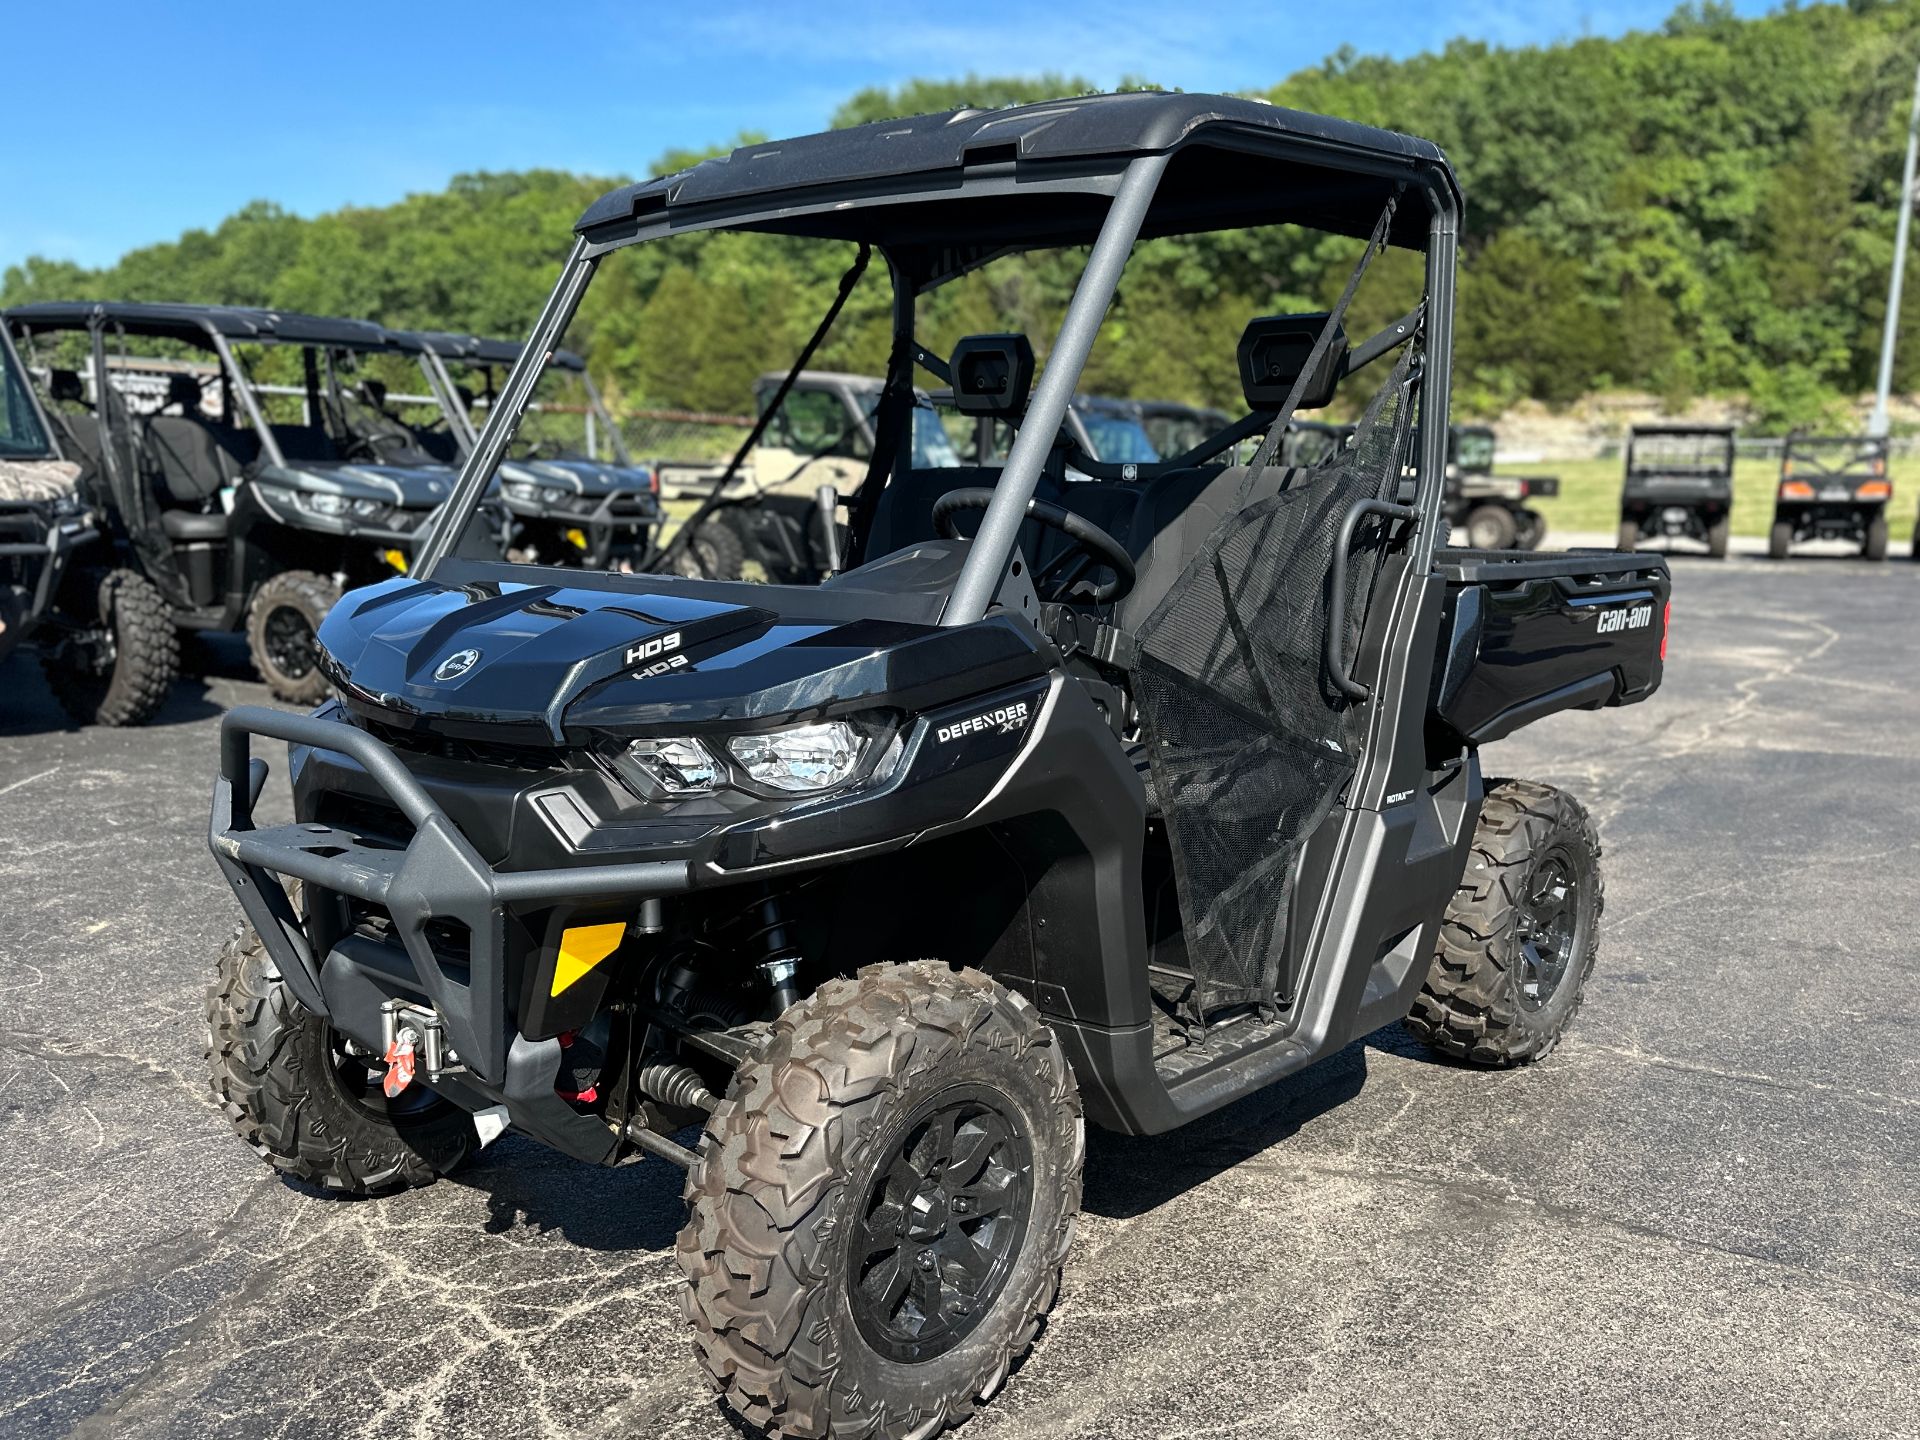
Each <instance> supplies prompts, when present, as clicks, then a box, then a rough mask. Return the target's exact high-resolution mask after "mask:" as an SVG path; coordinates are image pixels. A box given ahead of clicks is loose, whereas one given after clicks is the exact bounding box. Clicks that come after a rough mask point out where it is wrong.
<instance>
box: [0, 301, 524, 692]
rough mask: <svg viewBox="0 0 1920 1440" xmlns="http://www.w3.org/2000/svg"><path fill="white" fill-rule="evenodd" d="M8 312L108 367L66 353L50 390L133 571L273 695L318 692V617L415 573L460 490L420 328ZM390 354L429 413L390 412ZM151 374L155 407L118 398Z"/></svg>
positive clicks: (143, 309) (193, 315)
mask: <svg viewBox="0 0 1920 1440" xmlns="http://www.w3.org/2000/svg"><path fill="white" fill-rule="evenodd" d="M6 318H7V322H8V324H9V326H10V327H11V329H12V330H13V333H14V334H15V335H16V336H18V337H21V339H22V340H23V341H24V342H25V344H26V345H28V346H30V347H38V346H53V347H55V348H60V347H61V343H62V341H63V339H64V340H66V341H67V342H68V343H69V344H73V343H75V342H78V343H80V344H82V345H83V346H84V356H85V359H84V362H83V363H85V364H86V367H87V370H88V372H89V374H90V375H91V376H92V377H111V378H110V381H109V383H104V384H102V383H99V381H98V379H97V378H96V380H95V383H93V384H91V385H86V384H83V382H82V381H81V378H80V376H79V374H78V373H77V372H76V371H75V370H73V369H63V368H60V367H59V366H58V365H56V366H55V367H54V368H53V369H52V370H51V380H50V384H49V396H50V398H51V399H52V400H53V401H54V409H55V411H56V413H57V414H58V415H59V416H60V418H61V423H62V424H63V425H64V426H65V428H66V430H67V433H68V434H69V435H70V436H71V437H72V438H73V440H74V442H75V444H76V446H77V447H78V451H79V458H81V459H82V462H83V464H85V465H86V466H87V468H88V470H89V471H90V472H91V475H92V477H93V483H94V484H95V486H96V487H97V490H98V493H100V494H101V496H102V497H103V500H104V507H103V508H104V509H105V510H106V511H107V513H109V514H110V515H111V517H112V520H113V525H114V529H115V532H116V533H115V541H116V547H117V549H118V550H119V552H120V553H121V555H122V557H123V560H124V563H125V565H126V566H127V567H128V568H131V569H136V570H137V571H138V572H139V573H140V574H142V575H143V576H144V577H146V579H147V580H149V581H150V582H151V583H152V584H153V585H154V586H155V587H157V588H158V589H159V591H160V593H161V594H162V595H163V596H165V598H166V600H167V602H168V605H169V607H170V609H171V611H172V614H173V618H174V622H175V623H176V624H177V625H178V626H180V627H181V628H183V629H189V630H244V631H245V633H246V638H247V648H248V651H249V653H250V655H251V657H252V659H253V663H254V665H255V667H256V668H257V669H258V670H259V672H260V676H261V678H262V679H263V680H265V681H266V682H267V684H268V686H269V687H270V688H271V689H272V690H273V693H274V694H275V695H277V696H279V697H280V698H281V699H282V700H286V701H289V702H291V703H294V704H300V705H314V704H317V703H318V702H319V701H320V700H321V699H323V698H324V697H325V695H326V693H327V690H326V681H325V678H324V677H323V676H322V675H321V674H320V672H319V671H318V669H316V668H315V665H314V653H313V635H314V631H315V629H316V628H317V627H318V626H319V624H320V621H321V620H322V618H324V617H325V615H326V613H327V611H328V609H330V608H331V607H332V605H333V602H334V601H335V600H336V599H337V598H338V597H339V595H340V592H341V591H342V589H344V588H351V587H352V586H355V585H364V584H368V583H370V582H372V581H374V580H377V579H379V578H381V577H383V576H387V575H392V574H394V573H396V572H402V573H403V572H404V571H405V570H406V569H407V566H408V564H409V563H410V561H409V557H410V556H411V554H412V551H413V548H414V546H415V544H416V543H417V541H418V540H419V538H420V537H421V535H422V534H423V533H424V530H425V522H426V520H427V518H428V517H429V516H430V515H431V514H432V513H433V511H434V510H435V509H436V508H437V507H438V506H440V505H441V504H442V503H443V502H444V501H445V500H446V498H447V495H448V494H449V493H450V491H451V490H452V487H453V480H454V476H455V472H454V470H453V469H452V468H450V466H449V465H448V463H447V460H448V459H449V458H451V457H452V455H453V453H454V452H453V449H452V443H453V442H452V439H451V437H450V436H449V435H448V433H447V431H446V426H447V425H449V424H450V423H452V422H451V421H450V419H449V407H448V403H447V399H446V397H445V396H444V395H442V394H440V393H439V386H438V381H437V379H436V377H435V375H434V374H433V372H432V370H431V368H430V367H429V366H427V365H426V364H425V359H424V354H423V352H422V350H421V348H420V346H419V344H418V342H416V341H414V340H413V339H411V338H410V337H408V336H406V335H404V334H400V333H397V332H393V331H388V330H384V329H382V328H381V327H380V326H378V325H374V324H371V323H368V322H366V321H360V320H336V319H330V318H325V317H321V316H313V315H298V314H294V313H291V312H288V311H278V310H252V309H244V308H238V307H230V306H219V305H172V304H146V303H133V302H106V303H97V304H96V303H91V302H80V303H48V304H35V305H21V306H18V307H16V308H14V309H12V310H10V311H8V312H7V317H6ZM130 346H132V347H140V349H139V350H137V351H136V350H132V349H130V348H129V347H130ZM155 350H167V351H171V352H173V354H172V355H171V356H161V357H157V358H155V357H153V356H152V355H151V353H150V352H153V351H155ZM182 355H184V356H188V357H192V358H191V359H189V360H186V361H184V362H183V361H182V360H180V359H179V357H180V356H182ZM243 355H245V356H251V357H252V358H253V360H254V362H256V363H255V367H254V368H257V369H260V370H262V371H275V370H277V371H279V372H281V373H282V375H283V379H284V380H285V381H286V382H287V383H283V384H269V383H267V381H266V380H265V378H263V377H262V376H256V375H255V374H254V373H252V371H251V370H250V369H249V365H248V363H246V361H244V360H243ZM275 356H277V357H279V358H278V359H277V360H276V359H274V358H271V357H275ZM70 358H71V357H70ZM378 360H384V361H385V362H386V365H387V367H388V368H389V369H391V370H392V371H393V372H394V373H395V374H398V375H404V376H408V377H412V378H416V379H418V380H421V381H423V382H424V383H425V384H426V386H427V389H428V392H429V393H428V394H426V395H424V396H419V397H414V399H415V400H416V401H417V404H416V407H415V408H417V409H419V410H421V411H422V412H423V416H422V420H421V422H420V423H419V424H418V425H413V424H409V423H406V422H405V421H404V420H402V419H400V418H398V417H396V416H395V415H394V414H393V413H391V411H390V408H389V407H390V405H391V403H392V400H393V392H390V391H389V389H388V386H387V383H386V382H385V381H384V380H382V379H381V377H380V376H379V375H376V374H374V373H373V370H374V368H375V362H376V361H378ZM142 369H146V370H150V371H154V372H155V373H157V374H159V375H161V376H162V377H163V378H164V382H165V383H164V389H162V390H161V391H160V393H159V394H158V395H157V396H156V397H155V399H156V400H157V402H158V403H157V404H149V405H141V404H137V403H130V401H129V398H128V395H127V394H123V393H122V385H123V383H125V381H126V379H127V377H129V376H130V375H133V374H134V373H136V372H138V371H140V370H142ZM361 370H364V371H365V372H366V373H365V375H364V377H363V378H355V377H356V374H357V373H358V372H359V371H361ZM209 392H212V393H211V394H210V393H209ZM428 417H431V418H428ZM434 427H438V428H437V430H436V429H435V428H434ZM496 520H497V517H496ZM475 543H482V542H480V541H476V542H475ZM494 545H495V548H494V549H493V553H495V554H498V553H499V552H498V549H497V541H496V542H494ZM169 643H170V644H171V643H176V642H174V641H173V640H172V639H171V638H170V639H169Z"/></svg>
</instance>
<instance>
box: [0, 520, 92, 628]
mask: <svg viewBox="0 0 1920 1440" xmlns="http://www.w3.org/2000/svg"><path fill="white" fill-rule="evenodd" d="M98 535H99V531H98V530H96V529H95V528H94V524H93V518H92V516H91V515H90V514H88V513H87V512H85V511H81V512H79V513H73V512H69V513H66V514H61V513H59V512H58V511H56V510H55V509H54V507H53V506H52V505H50V504H47V503H46V502H44V501H31V500H22V501H0V561H7V560H14V561H22V562H25V563H24V564H23V565H22V567H21V575H20V583H19V584H17V585H9V584H8V583H7V580H6V575H5V570H4V569H0V589H6V590H11V591H14V592H15V593H14V594H13V595H11V596H10V597H4V598H0V618H4V619H5V620H6V622H7V623H6V628H5V630H4V631H0V660H4V659H6V657H7V656H8V655H10V654H11V653H12V652H13V650H14V648H15V647H16V646H17V645H19V643H20V642H21V641H22V640H24V639H26V638H27V636H28V634H29V633H30V632H31V631H32V630H33V628H34V625H35V624H36V623H37V622H38V620H39V619H40V617H41V616H42V615H44V614H46V611H47V606H48V605H49V604H50V603H51V602H52V600H53V592H54V590H55V588H56V587H58V585H59V584H60V576H61V574H62V573H63V572H64V571H65V570H66V568H67V559H68V557H69V556H70V555H72V553H73V552H74V551H75V550H78V549H79V548H80V547H81V546H83V545H87V544H91V543H92V542H93V541H94V540H95V539H96V538H97V537H98Z"/></svg>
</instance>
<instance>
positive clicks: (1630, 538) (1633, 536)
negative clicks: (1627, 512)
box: [1620, 520, 1640, 551]
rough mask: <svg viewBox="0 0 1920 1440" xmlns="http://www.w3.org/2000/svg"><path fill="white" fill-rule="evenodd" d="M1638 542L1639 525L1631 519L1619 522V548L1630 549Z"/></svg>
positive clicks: (1636, 545)
mask: <svg viewBox="0 0 1920 1440" xmlns="http://www.w3.org/2000/svg"><path fill="white" fill-rule="evenodd" d="M1639 544H1640V527H1639V525H1638V524H1636V523H1635V522H1634V521H1632V520H1622V521H1621V522H1620V548H1621V549H1622V550H1627V551H1631V550H1634V549H1636V548H1638V546H1639Z"/></svg>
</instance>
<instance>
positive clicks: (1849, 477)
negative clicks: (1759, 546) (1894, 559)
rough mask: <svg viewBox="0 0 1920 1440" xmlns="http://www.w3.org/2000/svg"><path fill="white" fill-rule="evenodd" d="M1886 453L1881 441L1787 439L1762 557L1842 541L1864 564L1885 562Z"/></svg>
mask: <svg viewBox="0 0 1920 1440" xmlns="http://www.w3.org/2000/svg"><path fill="white" fill-rule="evenodd" d="M1887 449H1888V447H1887V437H1886V436H1884V435H1878V436H1876V435H1802V434H1797V433H1796V434H1793V435H1789V436H1788V437H1787V441H1786V444H1785V445H1784V446H1783V447H1782V448H1781V451H1780V485H1779V488H1778V489H1777V490H1776V491H1775V492H1774V500H1773V529H1772V530H1771V531H1770V532H1769V533H1768V536H1767V554H1768V555H1770V556H1772V557H1773V558H1774V559H1775V560H1784V559H1786V558H1787V556H1788V554H1789V553H1790V552H1791V551H1792V549H1793V547H1794V546H1795V545H1796V544H1798V543H1799V542H1801V541H1803V540H1845V541H1847V542H1848V543H1850V544H1854V545H1858V546H1859V547H1860V553H1861V554H1862V555H1864V556H1865V557H1866V558H1867V559H1869V560H1884V559H1886V558H1887V505H1888V502H1890V501H1891V500H1892V499H1893V482H1892V481H1891V480H1889V479H1888V478H1887Z"/></svg>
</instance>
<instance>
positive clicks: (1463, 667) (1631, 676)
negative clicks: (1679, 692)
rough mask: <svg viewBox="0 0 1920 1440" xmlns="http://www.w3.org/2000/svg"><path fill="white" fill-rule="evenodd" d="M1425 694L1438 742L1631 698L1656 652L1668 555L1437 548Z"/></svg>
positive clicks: (1643, 687)
mask: <svg viewBox="0 0 1920 1440" xmlns="http://www.w3.org/2000/svg"><path fill="white" fill-rule="evenodd" d="M1435 569H1436V570H1437V572H1438V574H1439V575H1440V576H1441V578H1442V579H1444V580H1445V581H1446V582H1447V600H1446V605H1445V608H1444V610H1443V612H1442V618H1441V625H1440V654H1439V657H1438V662H1437V664H1436V666H1435V671H1434V684H1433V692H1432V696H1431V703H1430V706H1429V720H1430V724H1431V725H1432V726H1434V727H1435V728H1436V730H1437V732H1438V733H1437V734H1436V737H1435V738H1436V739H1437V740H1439V741H1441V742H1443V743H1444V744H1448V745H1452V744H1460V743H1465V744H1469V745H1481V744H1485V743H1486V742H1487V741H1489V740H1497V739H1499V738H1500V737H1501V736H1503V735H1506V734H1509V733H1511V732H1512V731H1514V730H1516V729H1518V728H1519V727H1520V726H1522V725H1525V724H1528V723H1529V722H1531V721H1534V720H1538V719H1540V718H1541V717H1542V716H1544V715H1550V714H1553V713H1554V712H1555V711H1559V710H1595V709H1599V708H1600V707H1602V706H1606V705H1625V704H1629V703H1631V702H1632V701H1635V700H1638V699H1641V698H1642V697H1644V696H1645V695H1647V694H1649V693H1650V692H1651V691H1652V690H1654V689H1655V688H1656V687H1657V686H1658V685H1659V683H1660V676H1661V671H1662V668H1663V667H1664V665H1665V661H1666V635H1667V598H1668V594H1669V590H1670V582H1669V577H1668V574H1667V566H1666V561H1665V560H1664V559H1662V558H1661V557H1659V556H1656V555H1638V554H1633V553H1630V552H1625V551H1612V550H1573V551H1569V552H1566V553H1564V554H1543V553H1539V552H1532V551H1515V550H1453V549H1446V550H1441V551H1439V552H1438V554H1437V555H1436V557H1435Z"/></svg>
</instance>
